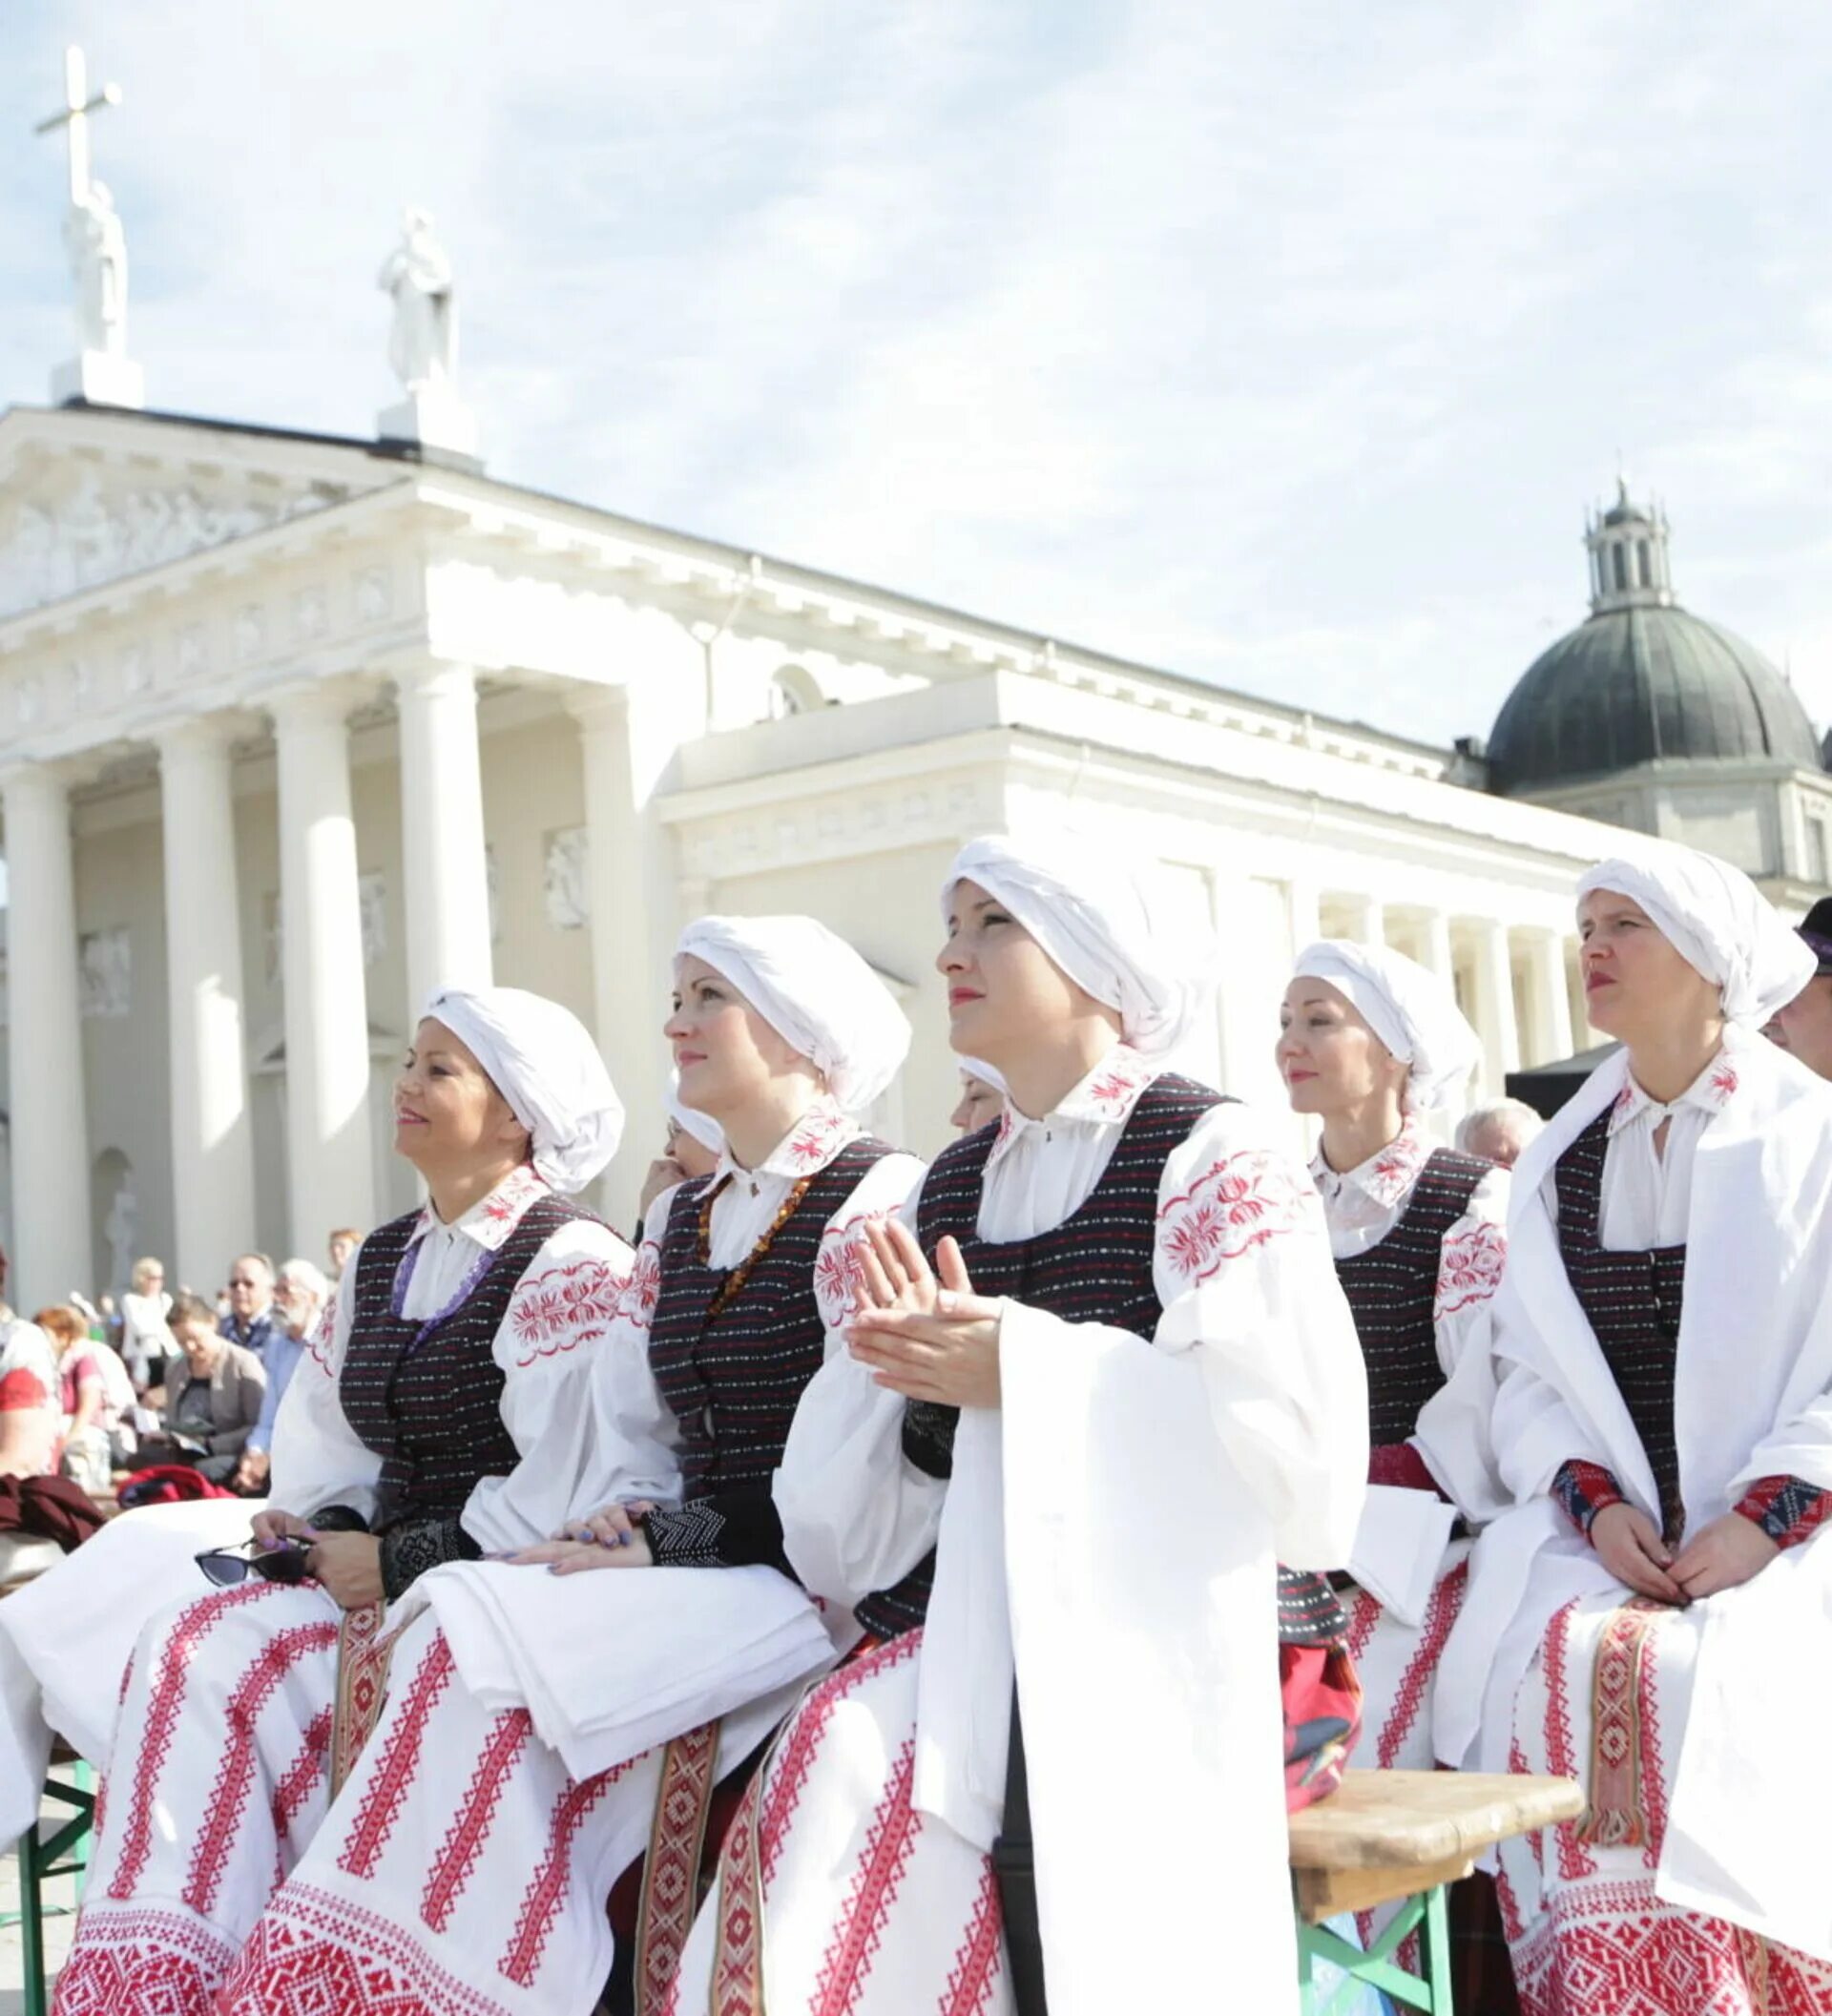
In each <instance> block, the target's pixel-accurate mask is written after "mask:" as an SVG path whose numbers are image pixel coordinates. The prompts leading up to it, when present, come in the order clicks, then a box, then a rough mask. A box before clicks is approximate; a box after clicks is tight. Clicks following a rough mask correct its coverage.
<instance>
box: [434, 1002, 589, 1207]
mask: <svg viewBox="0 0 1832 2016" xmlns="http://www.w3.org/2000/svg"><path fill="white" fill-rule="evenodd" d="M425 1012H426V1014H427V1015H430V1016H431V1017H433V1019H434V1020H435V1021H439V1022H443V1023H444V1024H445V1026H446V1027H447V1028H448V1029H449V1030H450V1031H451V1033H452V1034H453V1035H454V1036H456V1037H457V1038H458V1040H459V1042H460V1043H462V1044H463V1045H464V1046H465V1048H466V1049H467V1050H469V1052H470V1053H471V1055H472V1056H473V1057H475V1058H476V1060H477V1062H478V1063H479V1064H481V1065H482V1066H483V1068H484V1070H486V1071H487V1072H489V1079H490V1082H491V1083H492V1084H493V1085H494V1086H495V1088H496V1090H497V1091H499V1092H501V1093H502V1095H503V1097H504V1098H505V1099H507V1100H508V1101H509V1110H510V1112H512V1113H513V1114H514V1115H515V1117H516V1119H518V1120H519V1121H520V1122H521V1123H522V1125H523V1126H524V1127H525V1128H527V1129H528V1133H529V1138H530V1139H531V1142H532V1143H533V1158H534V1171H535V1174H537V1175H539V1176H540V1177H541V1178H542V1179H543V1180H544V1181H546V1182H548V1183H550V1184H551V1185H552V1187H553V1188H554V1189H555V1190H557V1191H559V1192H561V1193H562V1194H563V1195H572V1194H573V1192H574V1191H580V1190H583V1189H584V1188H585V1186H586V1185H587V1184H588V1183H589V1182H591V1180H592V1178H593V1176H595V1175H596V1174H598V1173H599V1172H600V1171H601V1170H602V1169H603V1168H604V1167H605V1166H606V1165H607V1164H608V1163H609V1161H610V1160H611V1157H612V1156H613V1155H614V1154H615V1153H616V1152H617V1143H618V1142H619V1141H620V1140H621V1139H622V1138H623V1102H622V1101H621V1100H620V1099H619V1098H618V1097H617V1092H616V1088H615V1086H614V1085H613V1084H612V1083H611V1073H610V1072H609V1071H608V1070H605V1068H604V1059H603V1058H602V1057H601V1056H599V1055H598V1047H597V1045H596V1044H595V1043H593V1040H592V1038H591V1037H590V1036H589V1035H588V1034H587V1033H586V1029H585V1025H584V1024H583V1023H582V1022H580V1020H579V1018H578V1017H577V1016H576V1015H575V1014H573V1011H572V1010H571V1009H570V1008H562V1007H561V1006H560V1004H559V1003H558V1002H557V1001H549V1000H548V999H547V998H546V997H545V996H544V995H541V994H530V993H526V992H524V991H523V989H522V988H520V987H476V988H470V987H441V988H439V989H437V990H436V991H435V992H434V994H433V996H432V998H431V1000H429V1001H428V1002H427V1006H426V1009H425Z"/></svg>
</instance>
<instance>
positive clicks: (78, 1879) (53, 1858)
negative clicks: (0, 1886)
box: [19, 1760, 95, 2016]
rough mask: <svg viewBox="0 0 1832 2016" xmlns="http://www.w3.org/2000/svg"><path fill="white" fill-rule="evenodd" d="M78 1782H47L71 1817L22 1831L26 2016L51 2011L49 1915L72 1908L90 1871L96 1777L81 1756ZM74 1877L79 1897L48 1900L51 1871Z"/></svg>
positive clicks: (22, 1949)
mask: <svg viewBox="0 0 1832 2016" xmlns="http://www.w3.org/2000/svg"><path fill="white" fill-rule="evenodd" d="M74 1777H75V1783H74V1784H73V1785H65V1784H61V1783H59V1782H58V1781H57V1780H56V1779H55V1778H52V1779H50V1780H49V1781H48V1782H47V1783H46V1786H45V1794H44V1796H45V1798H47V1799H49V1800H51V1801H52V1803H53V1804H56V1805H60V1806H68V1807H70V1808H71V1818H70V1819H67V1820H62V1821H59V1822H58V1823H57V1824H56V1825H55V1826H53V1827H52V1829H51V1831H50V1832H49V1833H46V1832H45V1831H44V1823H43V1821H42V1820H41V1821H40V1822H39V1823H38V1825H36V1826H33V1827H30V1828H28V1829H27V1830H26V1832H25V1833H24V1834H22V1835H21V1836H20V1837H19V1943H20V1956H21V1958H22V1960H23V1961H24V1963H25V1976H26V1979H25V2016H50V2009H51V1997H50V1992H49V1989H48V1986H47V1984H46V1980H45V1972H46V1969H45V1920H46V1919H47V1918H48V1917H51V1918H57V1917H62V1916H64V1915H65V1914H66V1913H67V1912H69V1911H73V1910H74V1909H75V1908H76V1905H77V1904H80V1903H81V1902H82V1896H83V1883H84V1881H85V1879H86V1878H87V1876H88V1874H89V1849H90V1836H91V1832H92V1830H93V1829H94V1823H95V1779H94V1772H93V1771H92V1770H91V1768H90V1766H89V1765H88V1764H87V1763H85V1762H82V1761H81V1760H78V1762H77V1764H76V1767H75V1773H74ZM60 1876H68V1877H72V1878H73V1879H74V1889H75V1902H73V1903H71V1904H53V1905H50V1906H47V1905H46V1903H45V1884H46V1882H47V1881H49V1880H50V1879H51V1878H52V1877H60Z"/></svg>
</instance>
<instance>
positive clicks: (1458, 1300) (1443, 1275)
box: [1436, 1218, 1508, 1320]
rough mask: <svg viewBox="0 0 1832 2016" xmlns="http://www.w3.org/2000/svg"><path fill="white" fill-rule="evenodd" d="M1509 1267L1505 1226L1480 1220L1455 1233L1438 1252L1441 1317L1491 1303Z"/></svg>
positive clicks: (1438, 1311) (1437, 1307)
mask: <svg viewBox="0 0 1832 2016" xmlns="http://www.w3.org/2000/svg"><path fill="white" fill-rule="evenodd" d="M1507 1264H1508V1234H1507V1231H1506V1229H1505V1228H1504V1227H1502V1226H1500V1225H1491V1224H1489V1222H1488V1221H1487V1220H1486V1219H1480V1218H1479V1219H1477V1220H1476V1221H1475V1222H1474V1223H1473V1224H1469V1225H1466V1226H1465V1227H1464V1229H1463V1230H1462V1231H1461V1232H1452V1233H1451V1234H1450V1235H1449V1237H1447V1239H1446V1240H1445V1241H1444V1244H1443V1245H1442V1246H1441V1247H1440V1248H1439V1249H1438V1293H1437V1306H1436V1314H1437V1316H1438V1318H1439V1319H1440V1320H1442V1319H1443V1318H1445V1317H1447V1316H1455V1315H1456V1313H1457V1311H1458V1310H1459V1309H1468V1308H1469V1307H1470V1306H1472V1304H1474V1303H1477V1302H1486V1301H1488V1300H1489V1298H1490V1297H1491V1296H1492V1295H1493V1294H1494V1292H1495V1290H1496V1289H1497V1288H1499V1287H1500V1286H1501V1277H1502V1274H1503V1272H1504V1270H1505V1269H1506V1267H1507Z"/></svg>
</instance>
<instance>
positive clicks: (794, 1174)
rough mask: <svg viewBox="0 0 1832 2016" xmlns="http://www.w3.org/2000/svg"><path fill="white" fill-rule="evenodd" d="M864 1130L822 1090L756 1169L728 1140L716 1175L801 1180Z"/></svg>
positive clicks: (718, 1179)
mask: <svg viewBox="0 0 1832 2016" xmlns="http://www.w3.org/2000/svg"><path fill="white" fill-rule="evenodd" d="M862 1133H864V1128H863V1127H861V1126H860V1125H859V1123H858V1122H857V1121H856V1120H854V1119H852V1118H851V1117H850V1116H849V1115H848V1114H846V1113H843V1112H841V1111H840V1109H839V1107H838V1106H837V1105H835V1104H834V1102H833V1100H832V1099H830V1098H828V1097H827V1096H826V1095H825V1094H824V1093H822V1096H821V1097H820V1098H818V1099H816V1100H815V1102H814V1104H813V1105H812V1106H810V1107H809V1108H808V1110H807V1111H806V1112H804V1113H803V1114H802V1117H801V1118H800V1119H799V1120H798V1121H797V1122H796V1123H795V1125H794V1126H793V1127H792V1128H790V1129H789V1131H788V1133H785V1134H784V1135H783V1136H782V1138H781V1140H780V1141H779V1142H778V1143H777V1144H776V1146H775V1147H774V1148H773V1149H771V1150H770V1152H769V1153H768V1154H767V1155H765V1156H764V1157H763V1159H762V1161H760V1163H759V1164H758V1165H757V1167H756V1168H755V1169H745V1168H743V1167H741V1166H740V1164H739V1162H738V1160H737V1159H736V1158H735V1157H734V1155H733V1153H732V1148H731V1143H730V1142H729V1141H728V1142H727V1143H726V1144H725V1146H724V1148H723V1149H721V1150H720V1151H719V1157H718V1168H717V1169H715V1170H714V1172H713V1178H714V1181H715V1183H718V1182H723V1181H724V1180H725V1179H726V1178H728V1177H729V1178H731V1179H732V1180H734V1181H736V1182H740V1183H751V1182H755V1181H756V1179H757V1178H758V1177H759V1176H787V1177H789V1178H790V1179H791V1180H792V1181H793V1180H799V1179H800V1178H801V1177H802V1176H810V1175H814V1174H817V1173H818V1172H819V1171H821V1170H822V1169H824V1168H825V1167H826V1166H827V1164H828V1163H829V1162H831V1161H832V1160H833V1158H834V1156H835V1155H837V1154H838V1153H840V1151H841V1150H842V1149H843V1148H844V1147H846V1146H847V1144H848V1143H849V1142H853V1141H856V1140H857V1139H858V1138H859V1136H860V1135H861V1134H862Z"/></svg>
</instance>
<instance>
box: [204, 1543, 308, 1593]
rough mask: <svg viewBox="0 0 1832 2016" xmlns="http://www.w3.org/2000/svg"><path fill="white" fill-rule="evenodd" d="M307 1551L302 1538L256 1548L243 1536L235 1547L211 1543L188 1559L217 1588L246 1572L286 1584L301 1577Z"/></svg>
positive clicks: (236, 1581) (239, 1580) (241, 1578)
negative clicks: (194, 1562) (275, 1545)
mask: <svg viewBox="0 0 1832 2016" xmlns="http://www.w3.org/2000/svg"><path fill="white" fill-rule="evenodd" d="M310 1552H311V1548H310V1547H309V1546H307V1545H306V1544H305V1542H303V1541H302V1540H282V1541H281V1544H280V1545H279V1546H278V1547H276V1548H261V1549H260V1550H259V1551H257V1550H256V1543H255V1542H254V1541H252V1540H244V1541H243V1542H242V1543H241V1545H240V1546H239V1547H213V1548H206V1549H205V1550H204V1551H203V1552H202V1553H201V1554H194V1555H193V1556H192V1559H193V1560H195V1561H196V1562H197V1564H198V1567H199V1568H200V1569H202V1570H203V1576H204V1580H205V1581H206V1582H214V1583H215V1584H216V1586H217V1587H218V1588H219V1589H234V1588H236V1587H237V1586H238V1584H239V1583H243V1582H246V1581H247V1579H248V1577H249V1576H250V1575H259V1576H260V1578H261V1580H262V1581H263V1582H281V1583H285V1584H287V1585H288V1586H289V1587H290V1586H291V1585H292V1584H294V1583H297V1582H303V1581H304V1579H305V1559H306V1556H307V1555H308V1554H309V1553H310Z"/></svg>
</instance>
